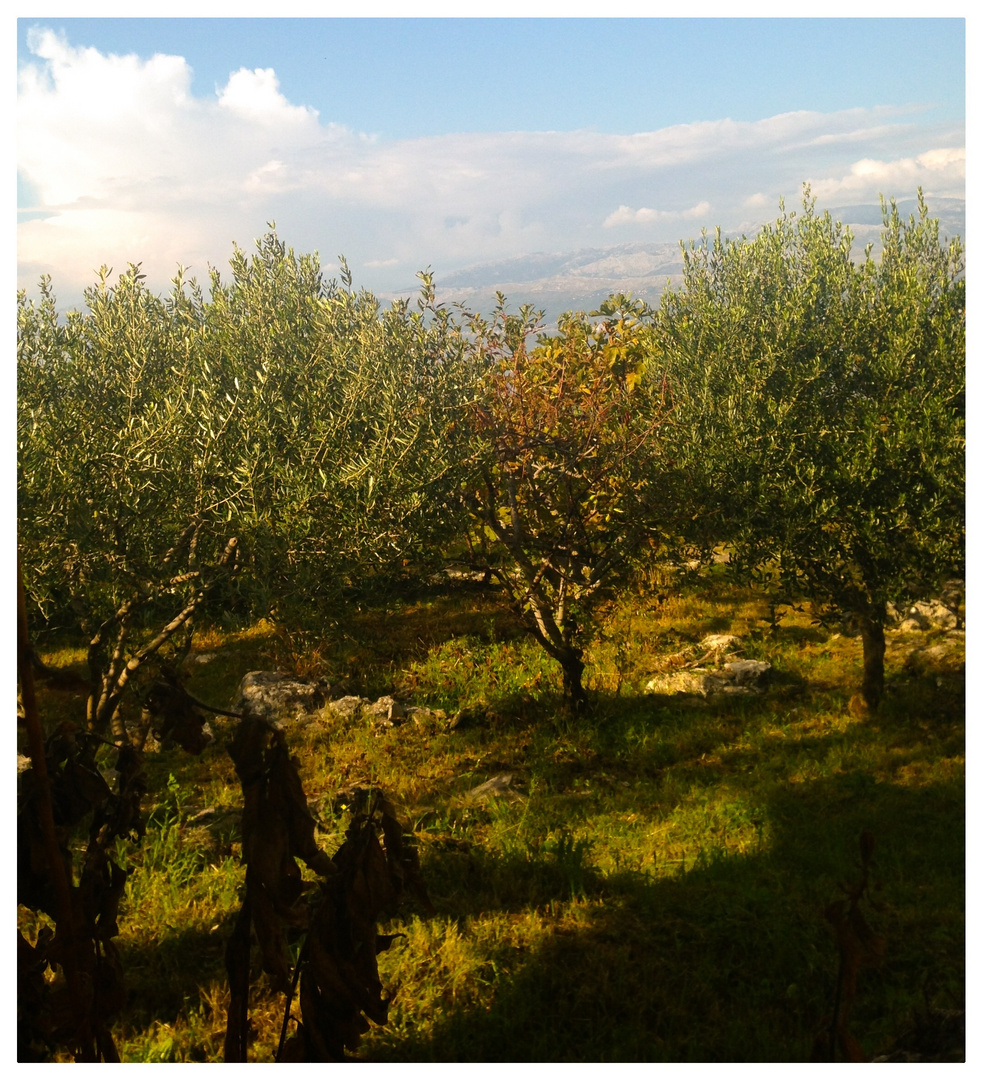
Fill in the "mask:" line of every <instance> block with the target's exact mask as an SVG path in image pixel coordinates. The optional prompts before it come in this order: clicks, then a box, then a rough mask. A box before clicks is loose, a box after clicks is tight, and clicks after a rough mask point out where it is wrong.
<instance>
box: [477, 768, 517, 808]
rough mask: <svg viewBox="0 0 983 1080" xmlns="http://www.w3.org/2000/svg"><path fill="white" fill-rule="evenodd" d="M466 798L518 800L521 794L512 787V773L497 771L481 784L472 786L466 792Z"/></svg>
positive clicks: (480, 800)
mask: <svg viewBox="0 0 983 1080" xmlns="http://www.w3.org/2000/svg"><path fill="white" fill-rule="evenodd" d="M467 798H468V799H472V800H474V801H476V802H484V801H485V800H486V799H494V798H504V799H507V800H508V801H509V802H519V801H520V800H521V799H522V798H523V796H522V795H521V794H520V793H519V792H518V791H516V790H515V788H513V787H512V773H499V774H498V775H497V776H493V777H492V778H491V779H490V780H486V781H485V782H484V783H483V784H479V785H478V786H477V787H474V788H472V789H471V790H470V791H469V792H468V793H467Z"/></svg>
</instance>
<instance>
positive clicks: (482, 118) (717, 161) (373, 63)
mask: <svg viewBox="0 0 983 1080" xmlns="http://www.w3.org/2000/svg"><path fill="white" fill-rule="evenodd" d="M964 48H965V30H964V22H963V20H961V19H955V18H951V19H887V18H872V19H867V18H861V19H714V18H699V19H659V18H633V19H605V20H597V19H517V18H504V19H485V18H481V19H389V18H381V19H331V18H324V19H248V18H241V19H224V18H222V19H218V18H216V19H211V18H208V19H119V18H101V19H91V18H89V19H61V18H53V19H47V18H46V19H40V18H39V19H34V18H24V19H20V20H18V25H17V52H18V109H17V119H18V181H19V182H18V202H19V209H20V210H21V211H22V212H21V214H20V215H19V226H18V250H19V268H18V284H19V285H20V286H21V287H27V288H29V289H30V288H31V287H32V286H33V284H34V283H35V282H36V279H37V277H38V275H39V274H40V273H42V272H47V273H51V275H52V276H53V278H54V282H55V288H56V292H57V293H58V295H59V296H60V297H63V298H64V299H65V300H66V301H69V302H77V298H78V296H80V294H81V289H82V287H84V285H85V284H87V283H90V282H91V281H92V280H93V276H94V270H95V268H96V267H98V266H99V265H101V264H102V263H106V264H108V265H112V266H114V267H116V268H117V269H121V268H122V267H123V266H125V264H126V262H128V261H134V262H136V261H140V262H142V263H143V264H144V269H145V271H146V272H147V273H148V276H149V278H150V281H151V283H152V284H154V285H155V286H156V287H159V288H165V287H166V283H167V280H168V278H169V277H170V276H172V274H173V273H174V270H175V267H176V265H177V264H178V263H182V264H184V265H189V266H190V267H191V269H192V272H193V273H197V274H199V275H200V276H202V277H205V276H206V274H207V265H208V264H209V263H211V264H212V265H216V266H218V267H219V268H220V269H221V268H224V267H225V265H226V264H227V260H228V256H229V254H230V253H231V250H232V244H233V242H237V243H238V244H239V245H240V246H242V247H244V248H249V247H251V245H252V241H253V239H254V238H255V237H256V236H257V235H259V234H260V233H261V232H262V231H263V230H264V227H265V223H266V222H267V221H269V220H275V221H276V222H277V226H278V230H279V232H280V234H281V237H282V238H283V239H284V240H285V241H286V242H287V243H288V244H290V245H291V246H293V247H294V248H296V249H298V250H315V249H316V250H318V251H319V252H320V253H321V256H322V259H323V260H324V262H325V263H326V264H332V263H333V261H334V258H335V256H336V255H338V254H340V253H344V254H345V255H346V257H347V258H348V260H349V262H350V264H351V266H352V268H353V270H354V272H355V276H356V283H357V284H359V285H364V286H366V287H368V288H374V289H377V290H380V291H385V290H387V289H398V288H402V287H404V286H406V285H412V283H413V280H414V273H415V271H416V270H417V269H420V268H422V267H424V266H427V265H432V266H433V268H434V269H435V271H436V272H437V277H438V284H439V280H440V274H441V273H449V272H451V271H453V270H455V269H457V268H459V267H462V266H467V265H472V264H475V263H480V262H484V261H492V260H498V259H503V258H507V257H512V256H518V255H524V254H530V253H532V252H535V251H565V250H571V251H572V250H576V249H578V248H582V247H603V246H608V245H611V246H613V245H616V244H620V243H625V242H628V241H632V240H678V239H682V238H687V237H689V236H693V235H698V234H699V231H700V229H701V228H702V227H704V226H706V227H710V228H712V227H713V226H715V225H718V224H719V225H722V226H723V227H724V228H726V229H730V230H740V229H749V228H753V227H754V225H755V224H756V223H760V222H761V221H763V220H767V219H769V218H771V217H773V216H774V215H775V213H777V209H778V200H779V198H780V197H782V196H784V197H785V198H786V199H787V200H788V201H790V202H791V201H794V200H796V199H797V198H798V195H799V191H800V189H801V184H802V182H803V181H810V182H811V183H812V186H813V190H814V191H815V193H816V194H817V195H818V196H819V198H820V203H821V204H826V205H830V206H842V205H852V204H856V203H865V202H876V201H877V198H878V195H879V194H880V193H884V194H885V195H888V196H892V195H893V196H897V197H898V198H908V197H911V196H912V195H913V194H914V191H915V188H916V186H918V185H919V184H921V185H922V186H923V187H924V189H925V190H926V192H927V194H928V196H929V205H930V206H931V197H932V196H933V195H934V196H937V197H963V194H964V184H965V181H964V173H965V151H964V147H965V134H964V120H965V118H964V101H965V63H964ZM517 299H519V298H517Z"/></svg>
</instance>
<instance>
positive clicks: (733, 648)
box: [645, 634, 771, 698]
mask: <svg viewBox="0 0 983 1080" xmlns="http://www.w3.org/2000/svg"><path fill="white" fill-rule="evenodd" d="M740 650H741V639H740V638H739V637H736V636H735V635H734V634H710V635H708V636H707V637H705V638H703V639H702V640H701V641H700V642H699V643H698V644H696V645H691V646H689V647H688V648H686V649H684V650H682V651H681V652H678V653H673V654H672V655H671V656H667V657H665V658H664V659H663V660H662V661H661V662H660V664H659V670H658V672H657V674H655V675H654V677H653V678H652V679H650V680H649V682H648V683H647V685H646V687H645V690H646V692H647V693H649V694H666V695H676V694H687V695H699V696H700V697H704V698H705V697H711V696H715V695H719V696H735V695H747V694H759V693H761V691H762V690H763V689H764V688H765V686H766V685H767V683H768V678H769V676H770V674H771V664H769V663H768V662H767V661H766V660H747V659H744V658H742V657H741V656H740V655H739V653H740Z"/></svg>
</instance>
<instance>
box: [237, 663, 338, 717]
mask: <svg viewBox="0 0 983 1080" xmlns="http://www.w3.org/2000/svg"><path fill="white" fill-rule="evenodd" d="M330 689H331V687H330V685H329V684H328V683H327V682H326V681H325V680H324V679H316V680H311V679H299V678H297V677H296V676H294V675H286V674H284V673H282V672H279V671H250V672H249V673H248V674H247V675H245V676H244V677H243V680H242V682H241V683H240V684H239V693H238V694H237V696H236V700H235V704H234V705H233V709H234V710H235V711H236V712H239V713H242V714H243V715H244V716H247V717H250V718H252V719H257V720H266V721H267V722H269V723H271V724H274V725H276V726H280V725H281V724H282V722H283V721H284V720H299V719H301V718H304V717H307V716H309V715H310V714H311V713H313V712H316V711H317V710H318V709H320V708H322V707H323V706H324V703H325V700H326V699H327V696H328V693H329V691H330Z"/></svg>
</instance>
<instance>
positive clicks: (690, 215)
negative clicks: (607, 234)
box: [604, 200, 710, 229]
mask: <svg viewBox="0 0 983 1080" xmlns="http://www.w3.org/2000/svg"><path fill="white" fill-rule="evenodd" d="M709 213H710V204H709V203H708V202H707V201H706V200H704V201H703V202H701V203H697V204H696V206H692V207H690V208H689V210H650V209H649V208H648V207H647V206H642V207H639V209H638V210H632V209H631V207H629V206H624V205H621V206H619V207H618V209H617V210H615V211H614V213H613V214H608V216H607V217H606V218H605V219H604V226H605V228H608V229H610V228H612V227H613V226H615V225H646V224H648V223H650V222H654V221H694V220H699V219H701V218H705V217H706V216H707V214H709Z"/></svg>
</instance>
